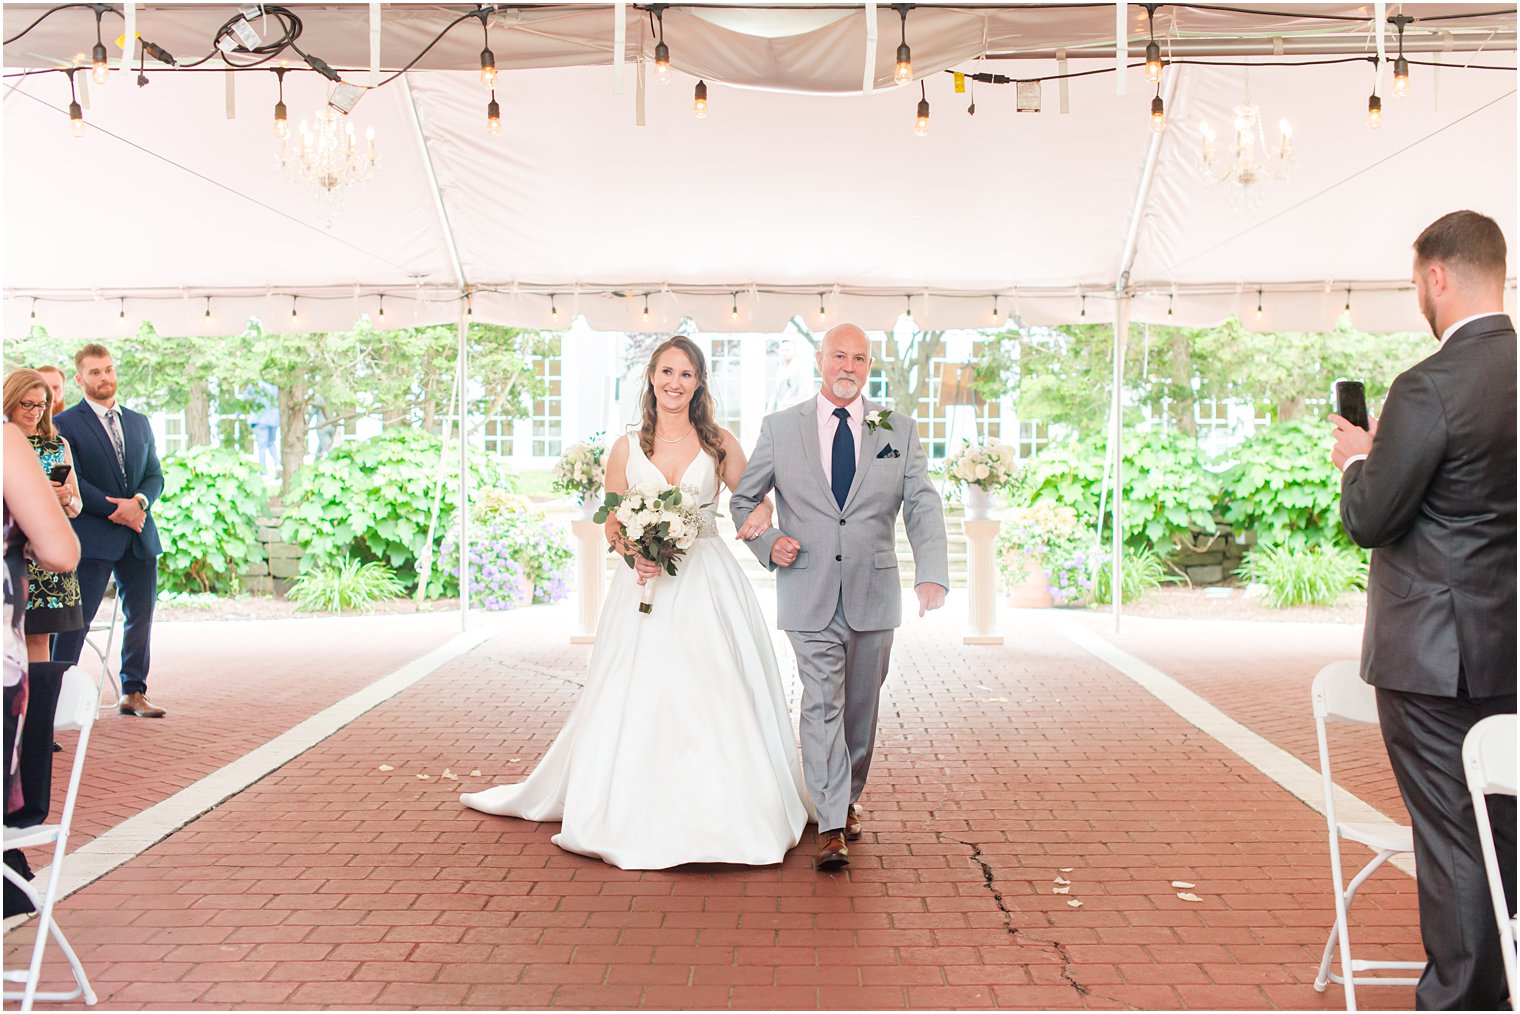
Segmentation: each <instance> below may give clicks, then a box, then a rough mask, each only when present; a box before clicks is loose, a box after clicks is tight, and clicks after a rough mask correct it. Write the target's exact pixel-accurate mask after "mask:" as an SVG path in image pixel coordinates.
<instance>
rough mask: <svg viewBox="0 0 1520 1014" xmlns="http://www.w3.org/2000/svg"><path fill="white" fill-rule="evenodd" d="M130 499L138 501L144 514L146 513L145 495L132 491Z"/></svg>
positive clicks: (146, 499) (146, 502) (146, 501)
mask: <svg viewBox="0 0 1520 1014" xmlns="http://www.w3.org/2000/svg"><path fill="white" fill-rule="evenodd" d="M132 499H133V500H136V501H137V502H138V504H139V505H140V506H141V507H142V511H143V513H144V514H146V513H148V498H147V497H146V496H144V495H143V494H141V493H133V494H132Z"/></svg>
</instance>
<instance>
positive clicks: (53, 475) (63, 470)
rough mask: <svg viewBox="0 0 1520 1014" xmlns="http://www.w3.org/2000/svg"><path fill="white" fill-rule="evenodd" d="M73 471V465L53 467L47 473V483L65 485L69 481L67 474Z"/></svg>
mask: <svg viewBox="0 0 1520 1014" xmlns="http://www.w3.org/2000/svg"><path fill="white" fill-rule="evenodd" d="M73 470H74V466H73V465H54V466H53V467H52V469H51V470H49V471H48V481H49V482H53V483H59V484H62V483H65V482H67V481H68V479H69V473H70V472H72V471H73Z"/></svg>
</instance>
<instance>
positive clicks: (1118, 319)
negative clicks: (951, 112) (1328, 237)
mask: <svg viewBox="0 0 1520 1014" xmlns="http://www.w3.org/2000/svg"><path fill="white" fill-rule="evenodd" d="M1163 73H1164V77H1163V83H1162V86H1161V90H1162V91H1163V92H1165V94H1166V97H1165V99H1164V101H1165V103H1166V106H1167V108H1168V109H1169V110H1171V112H1170V114H1169V115H1170V116H1171V117H1172V118H1173V119H1174V120H1175V118H1176V112H1177V111H1176V108H1175V106H1174V105H1173V99H1174V98H1175V96H1176V94H1177V80H1178V77H1179V75H1180V73H1181V68H1180V67H1177V66H1175V65H1174V66H1171V67H1168V68H1166V70H1165V71H1164V72H1163ZM1165 136H1166V135H1165V133H1164V132H1163V133H1160V134H1156V133H1153V134H1151V139H1150V143H1149V144H1148V145H1147V146H1146V149H1145V164H1144V166H1143V167H1142V168H1141V170H1140V186H1139V187H1138V188H1137V189H1136V191H1135V206H1134V208H1133V209H1131V211H1130V216H1129V229H1128V230H1127V231H1126V232H1125V235H1124V249H1123V250H1122V251H1121V252H1120V254H1119V270H1118V271H1117V272H1115V278H1116V279H1117V281H1115V282H1114V377H1113V384H1114V390H1113V405H1112V407H1111V408H1110V411H1109V415H1110V419H1109V424H1110V427H1111V428H1110V430H1109V435H1108V452H1109V456H1110V459H1111V460H1112V462H1113V467H1114V486H1113V504H1114V507H1113V519H1114V527H1113V532H1112V534H1111V536H1110V541H1111V542H1112V549H1113V558H1112V559H1111V560H1110V562H1109V570H1108V577H1109V581H1108V591H1109V597H1110V598H1112V599H1113V614H1114V633H1116V634H1117V633H1118V632H1119V617H1120V616H1121V615H1122V614H1123V612H1124V607H1123V599H1124V530H1123V526H1122V524H1121V519H1122V518H1123V514H1124V474H1123V473H1124V350H1125V346H1126V345H1127V344H1128V341H1129V311H1130V300H1131V299H1132V298H1133V297H1134V293H1133V291H1132V290H1131V289H1130V286H1129V278H1130V275H1129V273H1130V269H1131V268H1133V267H1134V266H1135V255H1136V254H1137V253H1138V252H1139V249H1140V228H1141V226H1142V225H1143V224H1144V222H1145V208H1146V205H1148V204H1149V203H1150V199H1151V189H1152V187H1153V186H1154V184H1155V182H1156V163H1157V162H1159V161H1160V159H1161V142H1162V140H1163V139H1164V138H1165ZM1101 520H1102V519H1101V518H1100V519H1099V521H1100V523H1101Z"/></svg>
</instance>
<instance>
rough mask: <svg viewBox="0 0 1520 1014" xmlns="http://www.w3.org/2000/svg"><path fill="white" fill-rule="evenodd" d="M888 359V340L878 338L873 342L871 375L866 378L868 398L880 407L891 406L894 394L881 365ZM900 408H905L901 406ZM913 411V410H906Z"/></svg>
mask: <svg viewBox="0 0 1520 1014" xmlns="http://www.w3.org/2000/svg"><path fill="white" fill-rule="evenodd" d="M886 358H887V340H886V339H885V338H878V339H876V340H875V341H873V342H871V375H870V376H869V377H867V378H866V398H867V399H868V400H870V401H874V402H876V403H877V404H878V405H885V404H889V402H888V399H889V398H890V397H891V396H892V392H891V391H890V390H888V387H889V386H890V385H888V383H887V375H886V374H885V373H883V372H882V369H881V364H882V363H883V362H884V361H885V360H886ZM898 408H903V406H901V405H899V406H898ZM904 411H911V409H904Z"/></svg>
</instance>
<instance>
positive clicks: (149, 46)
mask: <svg viewBox="0 0 1520 1014" xmlns="http://www.w3.org/2000/svg"><path fill="white" fill-rule="evenodd" d="M557 6H559V5H557ZM563 6H565V8H566V9H574V5H563ZM669 6H671V5H670V4H635V5H633V7H634V9H635V10H643V11H647V12H649V13H650V15H651V19H652V20H653V19H655V18H656V17H658V16H660V15H662V14H663V12H664V10H665V9H666V8H668V7H669ZM680 6H682V7H685V8H688V9H691V8H707V7H725V8H726V7H727V6H728V5H722V4H703V3H694V4H682V5H680ZM743 6H745V7H751V8H754V9H764V8H766V7H767V5H764V4H754V5H743ZM1090 6H1091V5H1090V4H1074V3H1052V4H1031V5H1024V4H1015V5H986V6H977V7H964V8H961V7H938V6H935V8H934V9H936V10H958V11H973V12H975V11H980V12H983V13H985V12H986V11H989V10H993V11H999V10H1027V9H1030V8H1031V7H1033V8H1039V9H1044V10H1079V9H1086V8H1088V7H1090ZM1149 6H1150V5H1147V8H1149ZM1156 6H1157V8H1158V9H1159V8H1161V7H1174V8H1180V9H1183V10H1200V11H1223V12H1229V13H1238V14H1246V15H1257V16H1261V17H1264V18H1269V17H1293V18H1298V19H1301V20H1308V21H1327V22H1340V23H1351V22H1354V23H1366V22H1367V20H1368V19H1367V18H1364V17H1363V18H1358V17H1351V16H1347V15H1333V14H1320V13H1309V12H1302V11H1292V12H1288V11H1270V10H1258V9H1251V8H1243V7H1228V6H1221V5H1214V4H1158V5H1156ZM917 7H918V5H916V4H894V5H893V9H894V10H895V11H896V12H897V13H899V15H900V16H901V18H902V21H903V38H904V45H906V13H907V12H909V11H912V10H915V9H917ZM73 8H83V9H88V10H91V11H98V12H99V13H100V16H103V15H104V13H106V12H109V13H112V14H115V15H116V16H118V17H121V12H120V11H118V10H117V9H116V8H114V7H111V6H110V5H107V4H88V3H71V4H62V5H59V6H58V7H53V8H50V9H49V10H48V11H46V12H44V13H43V14H42V15H40V16H39V17H38V18H37V19H36V20H35V21H33V22H32V23H31V24H30V25H28V26H27V27H26V28H24V29H22V30H21V31H19V32H17V33H16V34H15V35H13V36H11V37H10V38H8V39H6V40H5V44H6V45H9V44H10V43H12V42H15V41H17V40H19V39H21V38H22V37H23V36H25V35H26V34H27V33H28V32H30V31H32V30H33V29H35V28H36V27H37V25H39V24H41V23H42V22H43V21H44V20H46V19H47V18H48V17H50V16H51V15H53V14H56V13H58V12H59V11H63V10H69V9H73ZM513 9H516V8H513V7H511V6H510V5H506V4H485V5H477V6H476V7H474V8H472V9H470V10H467V11H464V12H462V13H460V14H458V15H457V16H455V17H454V18H453V19H452V20H451V21H449V22H448V24H446V25H444V26H443V28H442V29H441V30H440V31H439V32H438V34H437V35H435V36H434V37H433V39H432V40H431V41H429V42H428V44H427V45H426V46H424V47H423V48H422V49H421V50H420V51H419V52H418V53H417V55H416V56H414V57H412V59H411V60H409V61H407V63H406V64H405V65H403V66H401V67H400V68H398V69H397V70H396V71H395V72H393V73H392V74H390V75H388V76H387V77H384V78H382V79H381V80H380V81H378V82H377V83H375V84H374V85H356V87H359V88H362V89H365V90H372V89H375V88H380V87H384V86H385V85H388V84H390V83H391V82H393V81H395V80H396V79H397V78H398V77H400V76H401V75H403V74H405V73H407V72H408V71H410V70H411V69H412V68H413V67H415V66H416V65H417V64H418V63H419V62H421V60H422V59H423V57H425V56H426V55H427V54H428V53H429V52H431V51H432V49H433V48H434V47H435V46H436V45H437V44H438V43H439V42H441V41H443V39H444V38H446V37H447V36H448V34H449V33H450V32H451V31H452V30H453V29H454V28H455V27H457V26H458V25H459V24H460V23H461V22H464V21H469V20H471V19H480V20H481V21H482V22H483V21H484V20H485V18H487V17H488V16H490V15H491V14H494V13H498V12H500V11H503V10H513ZM788 9H792V8H788ZM797 9H806V10H850V11H854V10H859V7H858V6H856V5H849V4H814V5H807V6H806V7H799V8H797ZM264 13H265V14H266V15H267V16H269V17H271V18H274V19H275V21H276V23H277V24H278V25H279V26H280V31H279V34H278V35H276V36H275V37H274V38H272V39H271V40H269V41H267V42H263V43H261V44H260V45H258V46H255V47H253V48H251V49H249V48H247V47H245V46H244V45H243V44H242V42H241V41H239V43H238V44H237V45H236V46H232V47H229V49H228V50H222V49H221V48H220V47H218V46H217V45H215V44H213V45H212V47H211V50H210V52H209V53H207V55H206V56H204V57H201V58H200V59H198V60H194V61H191V62H187V63H178V64H176V63H175V61H174V58H173V57H172V56H170V55H169V54H168V53H167V52H165V51H164V50H163V49H162V47H160V46H157V45H155V44H153V43H151V42H149V41H147V40H142V41H143V43H144V46H145V48H146V50H147V54H148V55H149V56H152V57H153V58H154V59H156V60H159V61H160V62H162V63H165V64H168V65H171V66H174V67H175V69H176V70H181V71H191V70H194V71H200V72H206V73H224V72H225V71H227V70H250V69H254V68H258V67H260V66H262V65H263V64H265V63H268V62H269V61H271V60H273V59H275V58H276V57H278V56H279V55H280V54H281V53H284V52H285V51H286V50H291V51H294V52H295V53H296V54H297V55H298V56H300V58H301V59H302V61H303V62H305V63H306V65H307V67H309V68H310V69H311V70H313V71H315V72H316V73H318V74H321V75H322V76H324V77H326V78H327V79H328V80H330V81H333V82H338V81H340V80H342V79H341V77H340V72H339V71H338V70H335V69H334V68H333V67H331V66H330V65H329V64H328V63H326V61H324V60H322V59H320V58H319V57H316V56H314V55H312V54H310V53H308V52H306V51H304V50H303V49H301V47H300V46H299V45H297V41H296V40H298V39H299V38H300V37H301V34H302V31H303V25H302V22H301V19H300V17H299V16H298V15H296V14H295V12H293V11H292V10H290V8H288V7H282V6H279V5H270V6H267V7H265V8H264ZM1515 13H1516V8H1513V7H1510V8H1504V9H1498V10H1492V11H1469V12H1464V13H1460V14H1447V15H1436V16H1432V17H1423V18H1417V19H1414V20H1413V21H1412V23H1413V24H1423V23H1428V22H1434V21H1453V20H1462V19H1470V18H1476V17H1487V18H1494V17H1503V16H1508V15H1513V14H1515ZM1151 18H1152V19H1153V18H1154V15H1151ZM239 20H243V18H242V15H241V14H239V15H237V16H235V17H233V18H231V19H229V20H228V21H226V22H225V23H223V25H222V26H221V27H220V28H218V29H217V30H216V32H215V33H214V35H213V40H219V39H221V38H222V37H223V36H224V35H226V34H227V33H228V32H230V31H232V30H233V25H235V24H236V23H237V22H238V21H239ZM233 54H249V55H254V56H257V57H259V59H256V60H254V61H251V62H248V63H239V62H237V61H236V60H234V59H232V55H233ZM218 56H220V58H221V59H222V61H223V63H224V64H226V65H227V66H225V67H203V66H202V65H203V64H205V63H207V62H208V61H210V60H212V59H213V58H216V57H218ZM1358 60H1369V61H1374V62H1375V61H1376V57H1364V56H1356V57H1346V58H1341V59H1330V60H1302V61H1285V60H1276V61H1271V62H1260V63H1250V64H1247V63H1246V62H1245V61H1230V60H1195V59H1177V58H1173V59H1169V60H1167V61H1166V62H1167V63H1176V64H1193V65H1198V66H1248V65H1249V66H1252V67H1273V66H1282V67H1294V66H1313V65H1316V64H1322V63H1323V64H1332V63H1346V62H1355V61H1358ZM1408 62H1409V64H1410V65H1412V66H1444V67H1445V68H1446V69H1473V70H1502V71H1509V72H1511V73H1513V71H1514V68H1513V67H1503V66H1496V65H1489V64H1461V65H1437V64H1434V63H1430V62H1427V61H1420V60H1412V59H1411V60H1409V61H1408ZM1143 66H1145V64H1144V63H1143V62H1139V63H1134V64H1129V65H1127V67H1128V68H1130V69H1132V68H1134V67H1143ZM65 69H66V68H41V69H39V68H30V69H25V70H18V71H10V72H7V73H5V74H4V77H6V78H11V77H26V76H30V75H32V74H38V73H59V72H62V71H63V70H65ZM292 69H300V68H292ZM364 69H365V68H343V70H344V71H352V72H355V73H358V72H361V71H363V70H364ZM946 73H951V72H950V71H947V72H946ZM1112 73H1115V68H1114V67H1112V66H1109V67H1103V68H1099V69H1094V70H1086V71H1073V72H1068V73H1065V74H1044V75H1038V76H1033V77H1013V76H1008V75H1000V74H983V73H978V74H967V75H966V77H968V78H970V79H971V80H973V81H976V82H977V83H980V84H999V85H1001V84H1018V83H1020V82H1029V83H1033V82H1043V81H1058V80H1069V79H1072V78H1079V77H1086V76H1090V75H1093V74H1112Z"/></svg>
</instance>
